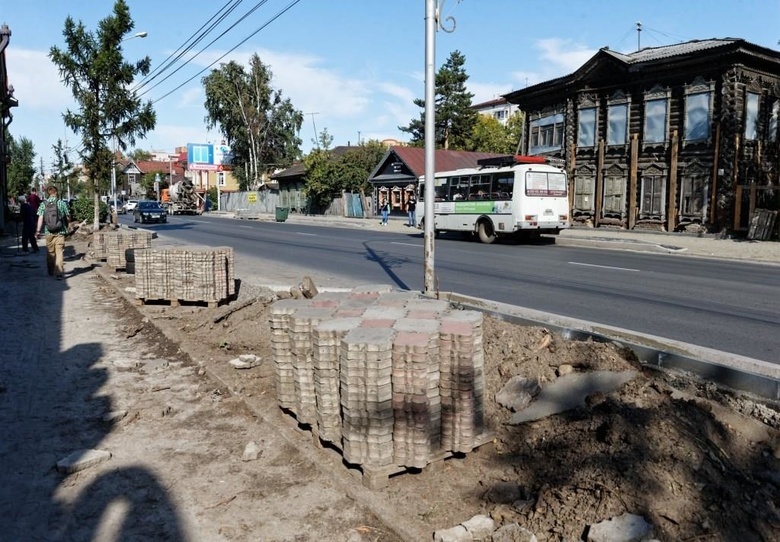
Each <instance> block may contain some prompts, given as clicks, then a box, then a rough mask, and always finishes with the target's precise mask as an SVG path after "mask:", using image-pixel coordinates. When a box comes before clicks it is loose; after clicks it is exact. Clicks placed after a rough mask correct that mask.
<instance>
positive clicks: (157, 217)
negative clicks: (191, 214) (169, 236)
mask: <svg viewBox="0 0 780 542" xmlns="http://www.w3.org/2000/svg"><path fill="white" fill-rule="evenodd" d="M133 222H140V223H141V224H143V223H145V222H168V211H166V210H165V207H163V206H162V205H160V204H159V203H157V202H156V201H139V202H138V205H136V206H135V209H133Z"/></svg>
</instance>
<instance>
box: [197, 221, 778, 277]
mask: <svg viewBox="0 0 780 542" xmlns="http://www.w3.org/2000/svg"><path fill="white" fill-rule="evenodd" d="M210 215H212V216H221V217H224V218H231V219H233V218H237V219H241V218H240V216H239V217H236V215H235V214H234V213H228V212H225V213H222V212H219V211H215V212H212V213H210ZM245 219H246V220H262V221H264V222H275V221H276V219H275V216H274V215H273V214H259V215H253V217H252V218H245ZM285 222H288V223H291V224H327V225H329V226H335V227H350V228H361V229H370V230H376V231H386V232H393V233H406V234H418V235H422V231H421V230H419V229H416V228H410V227H408V226H407V221H406V219H405V218H402V217H397V218H396V217H391V218H390V220H389V222H388V225H387V226H384V227H383V226H382V225H381V224H380V222H381V221H380V218H379V217H374V218H345V217H338V216H309V215H300V214H296V213H291V214H290V215H289V216H288V218H287V220H286V221H285ZM550 237H551V238H552V239H554V240H555V244H557V245H561V246H589V247H594V248H601V249H614V250H632V251H637V252H656V253H665V254H676V255H683V256H698V257H704V258H719V259H733V260H750V261H755V262H764V263H777V264H780V242H776V241H746V240H741V239H718V238H717V237H716V236H715V235H713V234H705V235H698V234H689V233H665V232H652V231H639V230H633V231H627V230H618V229H604V228H570V229H567V230H564V231H562V232H561V233H560V234H559V235H558V236H550Z"/></svg>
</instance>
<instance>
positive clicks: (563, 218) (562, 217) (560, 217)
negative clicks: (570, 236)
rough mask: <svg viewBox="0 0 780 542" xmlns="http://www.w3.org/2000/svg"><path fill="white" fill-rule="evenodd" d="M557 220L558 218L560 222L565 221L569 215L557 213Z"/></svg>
mask: <svg viewBox="0 0 780 542" xmlns="http://www.w3.org/2000/svg"><path fill="white" fill-rule="evenodd" d="M558 220H560V221H561V222H566V221H567V220H569V215H558Z"/></svg>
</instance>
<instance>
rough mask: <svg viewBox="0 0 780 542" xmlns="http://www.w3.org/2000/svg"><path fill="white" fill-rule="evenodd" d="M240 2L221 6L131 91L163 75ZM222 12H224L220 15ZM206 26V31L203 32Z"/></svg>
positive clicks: (238, 0)
mask: <svg viewBox="0 0 780 542" xmlns="http://www.w3.org/2000/svg"><path fill="white" fill-rule="evenodd" d="M241 2H243V0H230V1H229V2H227V3H226V4H225V5H224V6H222V7H221V8H220V9H219V10H218V11H217V12H216V13H215V14H214V15H212V16H211V17H209V18H208V19H207V20H206V22H205V23H203V25H201V27H200V28H198V29H197V30H196V31H195V32H193V34H192V35H191V36H190V37H189V38H187V40H186V41H185V42H184V43H183V44H182V45H180V46H179V47H178V48H177V49H176V50H175V51H174V52H173V53H171V54H170V55H168V58H166V59H165V60H164V61H163V62H162V63H161V64H160V65H159V66H157V67H156V68H155V69H153V70H152V71H151V72H150V73H148V74H147V75H146V77H144V78H143V79H142V80H141V81H140V82H139V83H138V84H137V85H136V87H135V89H133V90H139V89H141V88H143V87H144V86H146V85H148V84H149V83H151V82H152V81H154V80H155V79H156V78H157V77H159V76H160V75H162V74H163V73H165V71H166V70H167V69H168V68H170V67H171V66H173V64H175V63H176V62H178V61H179V60H180V59H181V58H182V57H183V56H184V55H185V54H186V53H188V52H189V51H190V50H191V49H192V48H193V47H194V46H195V45H197V44H198V43H199V42H200V41H201V40H203V39H204V38H205V37H206V36H207V35H209V34H210V33H211V31H212V30H214V29H215V28H216V27H217V26H218V25H219V24H220V23H221V22H222V21H223V20H224V19H225V18H226V17H227V16H228V15H230V13H232V12H233V10H235V9H236V8H237V7H238V5H239V4H240V3H241ZM231 3H232V5H231ZM223 11H225V12H224V13H222V12H223ZM207 25H208V29H207V30H205V31H203V30H204V29H205V28H206V26H207ZM201 31H203V32H201ZM174 56H175V58H174Z"/></svg>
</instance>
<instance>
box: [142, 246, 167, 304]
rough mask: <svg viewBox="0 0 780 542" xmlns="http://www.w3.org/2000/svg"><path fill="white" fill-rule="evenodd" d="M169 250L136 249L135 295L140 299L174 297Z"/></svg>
mask: <svg viewBox="0 0 780 542" xmlns="http://www.w3.org/2000/svg"><path fill="white" fill-rule="evenodd" d="M168 254H169V253H168V251H165V250H152V249H136V250H135V251H134V256H135V295H136V297H137V298H139V299H173V288H172V286H171V278H172V277H171V272H170V269H171V267H170V265H169V263H168Z"/></svg>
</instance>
